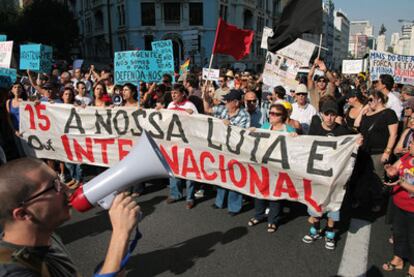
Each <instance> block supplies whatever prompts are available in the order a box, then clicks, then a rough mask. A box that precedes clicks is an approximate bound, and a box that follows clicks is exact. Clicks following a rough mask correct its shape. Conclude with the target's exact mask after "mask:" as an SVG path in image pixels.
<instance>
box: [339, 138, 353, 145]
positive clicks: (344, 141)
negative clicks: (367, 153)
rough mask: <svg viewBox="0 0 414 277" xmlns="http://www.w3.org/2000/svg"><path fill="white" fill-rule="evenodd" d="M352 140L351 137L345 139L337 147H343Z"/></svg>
mask: <svg viewBox="0 0 414 277" xmlns="http://www.w3.org/2000/svg"><path fill="white" fill-rule="evenodd" d="M350 140H352V137H346V138H345V139H344V140H343V141H342V142H341V143H340V144H339V145H344V144H345V143H347V142H348V141H350Z"/></svg>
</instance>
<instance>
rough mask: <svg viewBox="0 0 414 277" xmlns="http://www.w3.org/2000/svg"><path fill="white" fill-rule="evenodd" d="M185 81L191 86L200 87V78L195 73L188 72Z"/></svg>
mask: <svg viewBox="0 0 414 277" xmlns="http://www.w3.org/2000/svg"><path fill="white" fill-rule="evenodd" d="M185 81H186V82H188V83H190V86H191V87H193V88H198V79H197V77H196V76H195V75H194V74H188V75H187V77H186V78H185Z"/></svg>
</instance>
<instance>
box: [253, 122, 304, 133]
mask: <svg viewBox="0 0 414 277" xmlns="http://www.w3.org/2000/svg"><path fill="white" fill-rule="evenodd" d="M270 127H271V125H270V123H269V122H265V123H263V125H262V127H261V128H262V129H267V130H270ZM275 132H286V133H295V132H296V129H295V128H293V127H292V126H290V125H289V124H286V123H285V130H278V131H275Z"/></svg>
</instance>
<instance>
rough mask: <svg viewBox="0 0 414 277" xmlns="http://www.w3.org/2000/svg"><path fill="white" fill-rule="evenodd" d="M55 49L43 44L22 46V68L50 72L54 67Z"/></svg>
mask: <svg viewBox="0 0 414 277" xmlns="http://www.w3.org/2000/svg"><path fill="white" fill-rule="evenodd" d="M52 59H53V49H52V47H50V46H47V45H43V44H26V45H21V46H20V69H22V70H24V69H29V70H32V71H35V72H45V73H48V72H49V71H50V70H51V68H52Z"/></svg>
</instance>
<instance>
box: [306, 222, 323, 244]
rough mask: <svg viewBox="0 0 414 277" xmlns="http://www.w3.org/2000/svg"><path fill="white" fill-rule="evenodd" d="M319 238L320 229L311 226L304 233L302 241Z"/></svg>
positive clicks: (320, 236)
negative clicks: (307, 232)
mask: <svg viewBox="0 0 414 277" xmlns="http://www.w3.org/2000/svg"><path fill="white" fill-rule="evenodd" d="M321 238H322V234H321V230H316V228H315V227H313V226H312V227H311V228H310V230H309V234H307V235H305V236H304V237H303V238H302V241H303V242H304V243H312V242H314V241H315V240H318V239H321Z"/></svg>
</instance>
